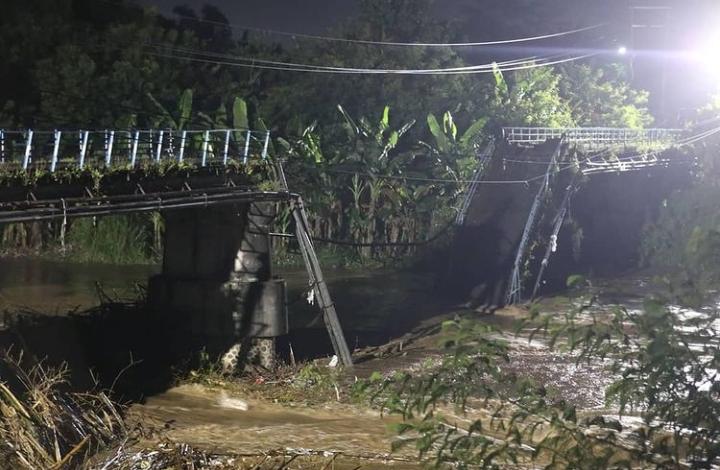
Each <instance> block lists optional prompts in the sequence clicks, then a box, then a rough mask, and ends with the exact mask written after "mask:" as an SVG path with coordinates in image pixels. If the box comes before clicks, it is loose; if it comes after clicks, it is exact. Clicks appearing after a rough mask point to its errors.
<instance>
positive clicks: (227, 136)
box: [223, 131, 230, 165]
mask: <svg viewBox="0 0 720 470" xmlns="http://www.w3.org/2000/svg"><path fill="white" fill-rule="evenodd" d="M228 150H230V131H225V149H224V150H223V165H227V161H228Z"/></svg>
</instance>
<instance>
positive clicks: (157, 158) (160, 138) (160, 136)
mask: <svg viewBox="0 0 720 470" xmlns="http://www.w3.org/2000/svg"><path fill="white" fill-rule="evenodd" d="M164 135H165V131H164V130H162V129H161V130H160V132H158V143H157V152H156V153H155V161H156V162H159V161H160V157H161V156H162V144H163V136H164Z"/></svg>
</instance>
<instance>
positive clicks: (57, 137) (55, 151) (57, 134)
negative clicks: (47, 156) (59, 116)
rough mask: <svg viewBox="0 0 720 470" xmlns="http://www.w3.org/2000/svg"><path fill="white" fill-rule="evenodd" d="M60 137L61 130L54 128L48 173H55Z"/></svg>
mask: <svg viewBox="0 0 720 470" xmlns="http://www.w3.org/2000/svg"><path fill="white" fill-rule="evenodd" d="M61 138H62V132H61V131H59V130H57V129H56V130H55V144H54V145H53V155H52V161H51V162H50V173H55V168H56V167H57V161H58V154H59V153H60V139H61Z"/></svg>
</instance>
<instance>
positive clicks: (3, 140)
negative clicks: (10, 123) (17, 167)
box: [0, 129, 5, 163]
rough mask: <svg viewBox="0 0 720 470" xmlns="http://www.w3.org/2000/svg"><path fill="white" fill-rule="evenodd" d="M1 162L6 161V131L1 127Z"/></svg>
mask: <svg viewBox="0 0 720 470" xmlns="http://www.w3.org/2000/svg"><path fill="white" fill-rule="evenodd" d="M0 163H5V131H4V130H2V129H0Z"/></svg>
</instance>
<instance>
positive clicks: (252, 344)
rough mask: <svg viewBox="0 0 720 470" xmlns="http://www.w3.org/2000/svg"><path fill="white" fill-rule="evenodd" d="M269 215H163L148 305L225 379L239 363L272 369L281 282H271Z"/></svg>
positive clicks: (258, 208)
mask: <svg viewBox="0 0 720 470" xmlns="http://www.w3.org/2000/svg"><path fill="white" fill-rule="evenodd" d="M274 215H275V206H274V204H272V203H252V204H238V205H233V206H227V207H220V208H204V209H188V210H178V211H169V212H167V213H166V214H165V222H166V225H165V252H164V255H163V270H162V274H160V275H158V276H156V277H154V278H153V279H152V280H151V283H150V291H149V301H150V303H151V305H152V306H153V308H154V309H155V310H156V311H159V312H163V313H164V314H166V315H168V318H169V319H170V320H171V321H172V322H173V324H174V325H175V326H177V327H179V328H178V329H179V330H180V331H181V332H183V335H184V336H186V337H188V338H190V342H191V344H190V345H188V346H189V347H190V349H198V348H204V349H205V350H206V351H207V352H208V353H209V354H210V356H211V357H220V358H221V362H222V364H223V368H224V369H226V371H227V372H234V371H235V370H236V368H237V367H238V364H240V363H243V364H244V363H245V362H246V360H245V359H248V360H250V361H251V362H254V363H256V364H258V365H260V366H263V367H266V368H269V367H272V366H273V365H274V360H275V358H274V350H275V338H276V337H278V336H281V335H284V334H286V333H287V329H288V324H287V310H286V302H285V282H284V281H282V280H278V279H273V277H272V266H271V252H270V250H271V243H270V237H269V234H268V232H269V226H270V223H271V222H272V220H273V217H274ZM188 352H189V351H188Z"/></svg>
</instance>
